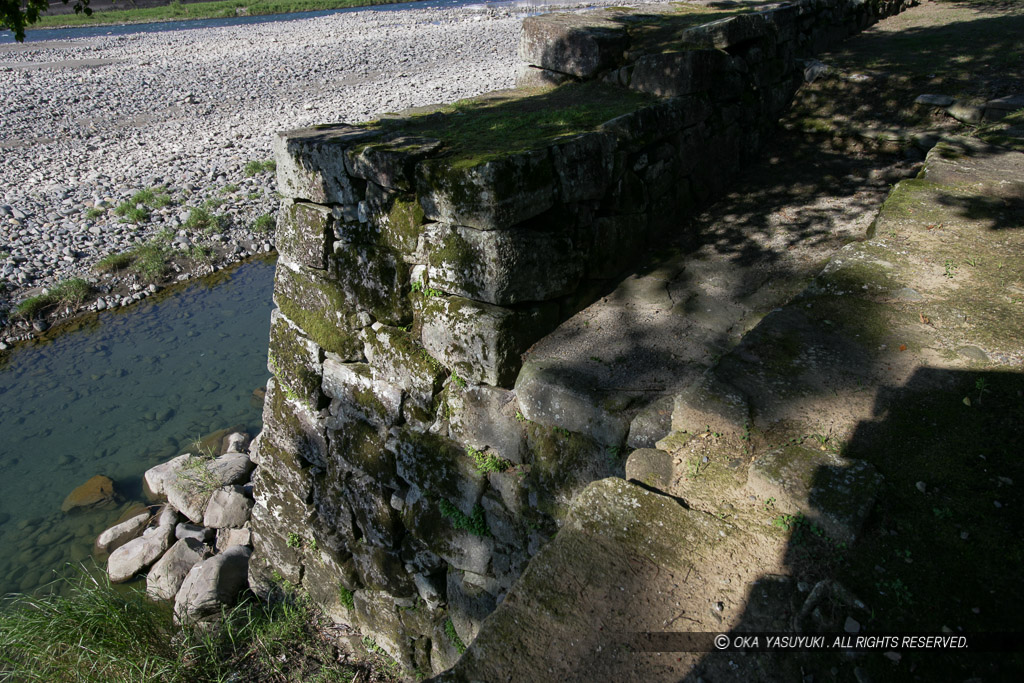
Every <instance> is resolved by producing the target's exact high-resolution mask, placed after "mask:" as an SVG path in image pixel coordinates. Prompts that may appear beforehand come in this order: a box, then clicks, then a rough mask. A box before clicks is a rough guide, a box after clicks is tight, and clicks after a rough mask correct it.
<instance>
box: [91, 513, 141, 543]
mask: <svg viewBox="0 0 1024 683" xmlns="http://www.w3.org/2000/svg"><path fill="white" fill-rule="evenodd" d="M147 522H149V511H148V510H147V511H145V512H143V513H141V514H139V515H136V516H135V517H132V518H131V519H129V520H127V521H125V522H121V523H120V524H115V525H114V526H112V527H110V528H109V529H107V530H106V531H104V532H103V533H102V534H100V535H99V538H97V539H96V547H97V548H99V549H100V550H103V551H106V552H108V553H112V552H114V551H115V550H117V549H118V548H120V547H121V546H123V545H124V544H125V543H127V542H128V541H130V540H132V539H133V538H135V537H136V536H138V535H139V534H141V533H142V530H143V529H145V528H146V523H147Z"/></svg>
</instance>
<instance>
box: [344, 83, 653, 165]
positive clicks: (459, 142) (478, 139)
mask: <svg viewBox="0 0 1024 683" xmlns="http://www.w3.org/2000/svg"><path fill="white" fill-rule="evenodd" d="M654 101H655V98H654V97H652V96H648V95H643V94H639V93H634V92H631V91H627V90H623V89H621V88H615V87H613V86H609V85H605V84H602V83H598V82H594V81H591V82H587V83H581V84H568V85H563V86H561V87H558V88H554V89H522V90H515V91H508V92H504V93H492V94H489V95H486V96H483V97H480V98H474V99H468V100H461V101H459V102H456V103H454V104H451V105H448V106H446V107H442V108H441V109H440V110H439V111H437V112H435V113H431V114H426V115H423V116H411V117H403V118H393V119H382V120H379V121H374V122H370V123H366V124H362V125H363V126H364V127H366V128H369V129H371V130H385V131H401V132H402V133H404V134H408V135H417V136H421V137H427V138H436V139H438V140H441V141H442V142H443V143H444V149H445V152H446V155H447V158H448V163H449V164H450V165H451V166H453V167H455V168H466V167H470V166H475V165H477V164H480V163H483V162H485V161H488V160H490V159H495V158H500V157H502V156H506V155H508V154H511V153H515V152H522V151H526V150H531V149H538V148H541V147H544V146H546V145H548V144H550V143H552V142H554V141H556V140H558V139H560V138H564V137H567V136H571V135H577V134H579V133H583V132H586V131H590V130H594V129H595V128H596V127H597V126H599V125H600V124H601V123H604V122H605V121H608V120H610V119H613V118H615V117H617V116H621V115H622V114H625V113H627V112H630V111H633V110H635V109H637V108H639V107H643V106H645V105H647V104H650V103H652V102H654Z"/></svg>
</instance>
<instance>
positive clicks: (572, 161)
mask: <svg viewBox="0 0 1024 683" xmlns="http://www.w3.org/2000/svg"><path fill="white" fill-rule="evenodd" d="M614 152H615V144H614V138H613V137H612V136H611V135H610V134H608V133H585V134H583V135H577V136H575V137H573V138H570V139H569V140H566V141H563V142H559V143H558V144H557V145H554V146H553V147H552V148H551V157H552V161H553V162H554V165H555V177H556V178H557V179H558V197H559V200H561V201H563V202H579V201H585V200H590V199H600V198H601V197H602V196H603V195H604V193H605V191H606V190H607V188H608V183H609V181H610V180H611V177H612V171H613V169H614Z"/></svg>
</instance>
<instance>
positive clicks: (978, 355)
mask: <svg viewBox="0 0 1024 683" xmlns="http://www.w3.org/2000/svg"><path fill="white" fill-rule="evenodd" d="M956 352H957V353H958V354H960V355H961V356H963V357H964V358H967V359H969V360H975V361H979V362H981V363H985V362H987V361H988V354H987V353H985V352H984V351H982V350H981V349H979V348H978V347H977V346H961V347H960V348H959V349H957V350H956Z"/></svg>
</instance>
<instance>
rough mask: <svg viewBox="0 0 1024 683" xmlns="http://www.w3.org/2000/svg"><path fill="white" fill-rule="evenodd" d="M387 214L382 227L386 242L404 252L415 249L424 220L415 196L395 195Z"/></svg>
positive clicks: (409, 252) (421, 208)
mask: <svg viewBox="0 0 1024 683" xmlns="http://www.w3.org/2000/svg"><path fill="white" fill-rule="evenodd" d="M387 216H388V220H387V223H386V225H385V226H384V229H383V233H384V238H385V240H386V242H387V244H388V245H389V246H390V247H392V248H393V249H396V250H398V251H400V252H402V253H405V254H411V253H412V252H414V251H416V244H417V241H418V240H419V236H420V233H421V232H423V223H424V222H425V219H424V216H423V207H421V206H420V204H419V202H418V201H416V198H415V197H411V196H410V197H406V196H398V197H395V199H394V200H393V202H392V204H391V210H390V211H389V212H388V214H387Z"/></svg>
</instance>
